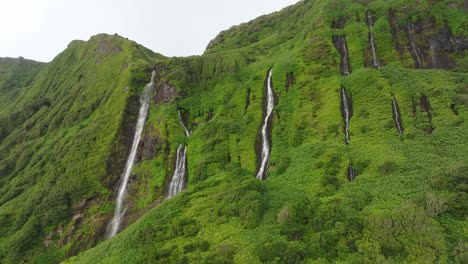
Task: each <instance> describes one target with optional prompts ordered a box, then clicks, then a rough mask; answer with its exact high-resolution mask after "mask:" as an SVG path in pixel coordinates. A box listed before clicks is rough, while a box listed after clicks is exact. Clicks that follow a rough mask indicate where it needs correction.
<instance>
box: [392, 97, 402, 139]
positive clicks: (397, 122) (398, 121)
mask: <svg viewBox="0 0 468 264" xmlns="http://www.w3.org/2000/svg"><path fill="white" fill-rule="evenodd" d="M392 109H393V120H394V121H395V126H396V128H397V130H398V133H399V134H400V136H402V135H403V125H402V123H401V116H400V109H399V108H398V104H397V101H396V99H395V96H394V95H393V94H392Z"/></svg>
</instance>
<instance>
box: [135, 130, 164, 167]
mask: <svg viewBox="0 0 468 264" xmlns="http://www.w3.org/2000/svg"><path fill="white" fill-rule="evenodd" d="M143 133H144V135H143V138H142V140H141V141H140V146H139V147H138V149H139V151H138V158H137V159H138V162H140V161H142V160H151V159H153V158H154V157H155V156H156V154H157V153H158V151H159V150H161V148H162V145H163V141H162V140H161V137H160V135H159V131H157V130H156V129H155V128H154V127H153V126H147V127H146V129H145V131H144V132H143Z"/></svg>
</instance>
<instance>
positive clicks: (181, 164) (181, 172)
mask: <svg viewBox="0 0 468 264" xmlns="http://www.w3.org/2000/svg"><path fill="white" fill-rule="evenodd" d="M177 114H178V115H179V121H180V124H181V125H182V127H184V131H185V136H186V137H187V138H188V137H190V130H188V129H187V127H186V126H185V124H184V121H183V119H182V115H181V113H180V109H178V110H177ZM186 179H187V146H185V145H182V144H179V147H178V148H177V159H176V167H175V170H174V174H173V175H172V180H171V183H170V185H169V192H168V194H167V199H169V198H172V197H174V196H175V195H177V194H178V193H180V192H181V191H182V190H183V189H185V187H186V185H187V181H186Z"/></svg>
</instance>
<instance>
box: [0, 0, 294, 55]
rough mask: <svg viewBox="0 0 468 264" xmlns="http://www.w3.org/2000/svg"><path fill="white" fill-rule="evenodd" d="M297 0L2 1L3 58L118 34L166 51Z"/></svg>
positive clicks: (192, 49) (193, 44)
mask: <svg viewBox="0 0 468 264" xmlns="http://www.w3.org/2000/svg"><path fill="white" fill-rule="evenodd" d="M297 2H298V0H268V1H267V0H0V57H13V58H16V57H19V56H22V57H24V58H27V59H33V60H37V61H43V62H49V61H51V60H52V59H53V58H54V57H55V56H56V55H58V54H59V53H60V52H62V51H63V50H64V49H65V48H66V47H67V45H68V43H70V42H71V41H72V40H75V39H80V40H88V39H89V38H90V37H91V36H93V35H96V34H98V33H108V34H114V33H117V34H119V35H121V36H123V37H127V38H129V39H131V40H134V41H136V42H138V43H140V44H142V45H143V46H145V47H147V48H149V49H151V50H153V51H155V52H158V53H161V54H163V55H165V56H189V55H200V54H202V53H203V51H204V50H205V48H206V46H207V45H208V43H209V41H210V40H211V39H213V38H214V37H215V36H216V35H217V34H218V33H219V32H220V31H222V30H225V29H228V28H230V27H231V26H234V25H238V24H240V23H243V22H248V21H250V20H252V19H254V18H256V17H258V16H261V15H264V14H269V13H272V12H274V11H279V10H281V9H282V8H284V7H286V6H289V5H292V4H294V3H297Z"/></svg>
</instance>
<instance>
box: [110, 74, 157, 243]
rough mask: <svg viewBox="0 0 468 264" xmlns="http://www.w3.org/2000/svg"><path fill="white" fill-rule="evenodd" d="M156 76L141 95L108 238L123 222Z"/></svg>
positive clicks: (114, 233) (113, 234)
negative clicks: (128, 190) (131, 176)
mask: <svg viewBox="0 0 468 264" xmlns="http://www.w3.org/2000/svg"><path fill="white" fill-rule="evenodd" d="M154 76H155V72H154V71H153V74H152V76H151V81H150V82H149V83H148V84H147V85H146V86H145V89H144V90H143V93H142V94H141V95H140V105H141V106H140V111H139V113H138V121H137V124H136V129H135V136H134V137H133V143H132V148H131V151H130V154H129V155H128V159H127V163H126V164H125V169H124V172H123V174H122V177H121V178H120V185H119V189H118V193H117V198H116V205H115V211H114V216H113V217H112V220H111V221H110V222H109V226H108V229H107V234H106V237H107V238H112V237H113V236H115V235H116V234H117V232H118V231H119V227H120V224H121V223H122V218H123V216H124V215H125V211H126V209H127V208H126V206H125V204H124V202H125V197H126V196H127V183H128V180H129V178H130V174H131V173H132V168H133V165H134V163H135V157H136V154H137V150H138V145H139V143H140V139H141V134H142V132H143V128H144V126H145V122H146V117H147V116H148V109H149V105H150V96H151V92H152V90H153V86H154Z"/></svg>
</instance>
